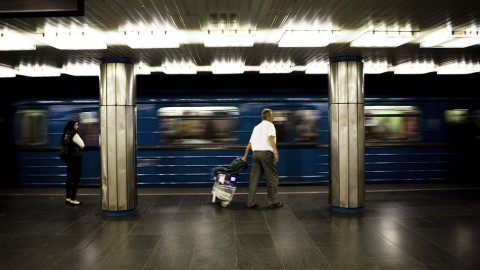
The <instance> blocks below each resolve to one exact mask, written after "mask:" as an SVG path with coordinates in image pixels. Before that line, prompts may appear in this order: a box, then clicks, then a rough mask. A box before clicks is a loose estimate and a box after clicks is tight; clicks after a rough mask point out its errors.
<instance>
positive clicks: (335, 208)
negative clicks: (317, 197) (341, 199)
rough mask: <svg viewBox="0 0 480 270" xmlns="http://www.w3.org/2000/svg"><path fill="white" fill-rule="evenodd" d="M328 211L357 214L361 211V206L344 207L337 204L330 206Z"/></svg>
mask: <svg viewBox="0 0 480 270" xmlns="http://www.w3.org/2000/svg"><path fill="white" fill-rule="evenodd" d="M330 211H332V212H336V213H345V214H358V213H362V212H363V207H358V208H345V207H338V206H330Z"/></svg>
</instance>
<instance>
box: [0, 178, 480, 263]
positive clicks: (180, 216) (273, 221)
mask: <svg viewBox="0 0 480 270" xmlns="http://www.w3.org/2000/svg"><path fill="white" fill-rule="evenodd" d="M210 191H211V189H209V188H188V189H153V188H152V189H139V190H138V207H137V208H136V211H135V214H134V215H130V216H124V217H109V216H107V215H105V214H104V213H102V210H101V198H100V189H99V188H82V189H80V191H79V195H78V197H77V199H78V200H80V201H82V205H80V206H69V205H66V204H65V203H64V199H65V198H64V190H63V188H32V189H27V188H13V189H0V268H1V269H8V270H10V269H62V270H63V269H71V270H73V269H88V270H93V269H162V270H166V269H175V270H181V269H186V270H188V269H191V270H194V269H208V270H213V269H221V270H226V269H362V270H366V269H409V270H411V269H449V270H450V269H480V184H479V183H472V182H469V183H456V184H452V183H430V184H426V183H424V184H409V185H407V184H396V185H367V186H366V196H365V197H366V204H365V207H364V211H363V212H362V213H360V214H339V213H334V212H331V211H330V210H329V204H328V186H300V187H291V186H288V187H287V186H285V187H283V186H281V188H280V191H281V193H280V196H279V199H280V200H281V201H282V202H283V203H284V207H283V208H279V209H269V208H268V207H267V206H266V192H265V189H264V188H260V189H259V192H258V195H257V202H258V203H259V204H260V207H259V208H257V209H246V208H245V201H246V188H239V189H238V190H237V193H236V194H235V196H234V198H233V202H232V204H231V205H230V206H228V207H225V208H224V207H222V206H221V205H220V204H219V203H212V196H211V193H210Z"/></svg>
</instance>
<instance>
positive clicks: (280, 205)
mask: <svg viewBox="0 0 480 270" xmlns="http://www.w3.org/2000/svg"><path fill="white" fill-rule="evenodd" d="M280 207H283V204H282V203H281V202H274V203H273V204H272V205H269V206H268V208H270V209H275V208H280Z"/></svg>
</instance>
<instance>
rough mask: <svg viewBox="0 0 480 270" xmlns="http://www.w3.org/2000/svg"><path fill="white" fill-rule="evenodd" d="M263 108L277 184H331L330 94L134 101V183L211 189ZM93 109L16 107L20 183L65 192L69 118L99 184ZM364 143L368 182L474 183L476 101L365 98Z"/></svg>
mask: <svg viewBox="0 0 480 270" xmlns="http://www.w3.org/2000/svg"><path fill="white" fill-rule="evenodd" d="M264 107H269V108H271V109H273V110H274V111H275V120H274V124H275V126H276V129H277V143H278V147H279V151H280V162H279V164H278V170H279V175H280V183H281V185H322V184H328V182H329V180H330V174H329V173H330V168H329V162H330V156H329V152H330V151H329V125H328V99H327V97H319V96H305V97H297V96H296V97H293V98H292V97H288V96H283V97H282V96H275V97H271V98H258V97H246V96H242V97H240V98H228V97H227V98H222V97H214V96H208V97H200V98H194V99H193V98H182V97H175V96H171V97H168V96H162V97H161V98H158V97H157V98H147V97H139V98H138V99H137V172H138V176H137V183H138V185H139V186H140V187H184V186H211V180H210V173H211V168H212V167H214V166H216V165H223V164H229V163H230V161H231V160H232V159H233V158H234V157H236V156H242V155H243V153H244V149H245V145H246V144H247V143H248V140H249V138H250V134H251V131H252V129H253V127H254V126H255V125H256V124H257V123H259V122H260V116H259V115H260V112H261V110H262V109H263V108H264ZM98 108H99V104H98V100H95V99H66V98H63V99H40V100H39V99H36V100H32V101H28V100H23V101H20V102H16V103H15V104H14V105H13V110H14V117H13V119H12V120H13V121H12V123H11V125H10V126H11V127H12V133H13V134H12V135H11V136H12V138H15V144H16V169H17V174H18V183H17V184H18V185H19V186H62V185H63V183H64V179H65V173H66V168H65V165H64V163H63V161H62V160H61V159H60V158H59V156H58V152H59V149H60V146H59V141H60V136H61V132H62V130H63V126H64V124H65V123H66V121H67V120H69V119H78V120H79V121H80V135H81V136H82V138H83V139H84V141H85V143H86V145H87V147H86V150H85V154H84V160H83V172H82V179H81V185H83V186H100V160H99V146H98V144H99V142H98V132H99V115H98ZM365 137H366V138H365V140H366V142H365V147H366V148H365V155H366V156H365V162H366V164H365V171H366V173H365V180H366V183H367V184H368V183H398V182H429V181H430V182H431V181H444V180H451V179H456V180H461V179H474V180H475V178H476V180H478V173H477V171H476V168H475V166H477V164H478V161H479V160H480V157H479V155H480V99H479V98H469V99H462V98H448V99H446V98H426V97H412V98H383V97H368V98H366V99H365ZM250 158H251V155H250ZM248 162H249V163H251V161H250V160H249V161H248ZM248 174H249V170H247V171H245V172H243V173H241V174H240V177H239V183H238V184H239V185H247V183H248Z"/></svg>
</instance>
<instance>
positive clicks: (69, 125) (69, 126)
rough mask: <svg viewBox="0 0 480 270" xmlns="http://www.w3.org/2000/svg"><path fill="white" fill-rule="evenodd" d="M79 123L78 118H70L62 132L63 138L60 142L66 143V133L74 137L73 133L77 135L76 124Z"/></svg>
mask: <svg viewBox="0 0 480 270" xmlns="http://www.w3.org/2000/svg"><path fill="white" fill-rule="evenodd" d="M76 123H78V121H77V120H70V121H68V122H67V124H65V127H64V128H63V134H62V138H61V140H60V142H61V143H62V144H64V143H65V141H64V140H65V135H68V136H69V137H70V138H71V137H73V135H75V133H77V131H76V130H75V124H76Z"/></svg>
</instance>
